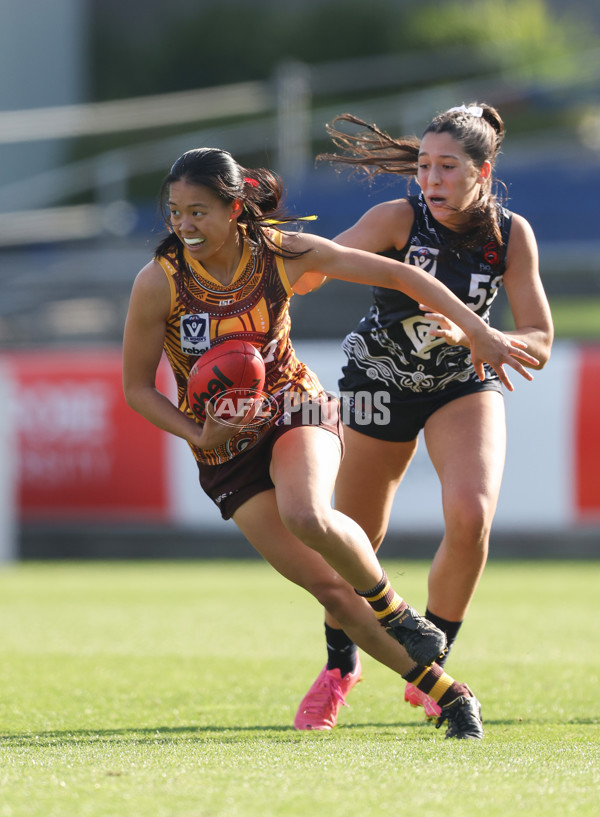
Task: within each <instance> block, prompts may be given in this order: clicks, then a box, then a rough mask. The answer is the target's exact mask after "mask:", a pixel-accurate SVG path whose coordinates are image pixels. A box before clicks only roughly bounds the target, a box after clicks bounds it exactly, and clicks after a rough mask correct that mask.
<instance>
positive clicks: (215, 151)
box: [155, 148, 303, 259]
mask: <svg viewBox="0 0 600 817" xmlns="http://www.w3.org/2000/svg"><path fill="white" fill-rule="evenodd" d="M178 181H185V182H187V183H188V184H192V185H201V186H202V187H207V188H209V189H210V190H211V191H212V192H213V193H215V195H217V196H218V197H219V199H221V201H222V202H223V203H224V204H231V202H232V201H234V200H235V199H241V200H242V201H243V203H244V207H243V210H242V212H241V214H240V215H239V216H238V219H237V221H238V224H242V225H244V226H245V232H246V237H247V239H248V240H249V241H250V243H251V244H252V245H253V246H254V247H255V248H257V249H258V250H261V249H262V250H264V249H269V250H271V251H272V252H275V253H276V254H277V255H280V256H282V257H286V258H295V257H297V256H298V253H291V252H289V251H285V250H282V249H281V248H280V247H278V246H277V245H276V244H275V242H274V241H273V240H272V239H271V238H270V237H269V233H268V230H267V228H269V229H278V225H280V224H285V223H290V222H294V221H297V218H296V217H294V216H290V215H288V214H286V212H285V209H284V207H283V206H282V198H283V193H284V190H283V183H282V181H281V179H280V178H279V176H277V175H276V174H275V173H272V172H271V171H270V170H266V169H265V168H259V169H257V170H246V169H245V168H243V167H242V166H241V165H240V164H238V162H236V160H235V159H234V158H233V156H232V155H231V154H230V153H228V152H227V151H226V150H221V149H219V148H196V149H194V150H188V151H187V152H186V153H184V154H183V155H182V156H180V157H179V159H177V160H176V161H175V163H174V164H173V166H172V167H171V170H170V171H169V173H168V174H167V175H166V176H165V178H164V180H163V182H162V185H161V188H160V195H159V203H160V208H161V212H162V217H163V219H164V222H165V224H166V225H167V227H168V228H169V234H168V235H167V236H166V237H165V238H163V239H162V241H161V242H160V243H159V244H158V246H157V247H156V250H155V254H156V255H164V254H166V253H167V252H168V251H169V250H172V249H173V248H175V249H176V250H177V252H178V254H179V255H180V259H183V245H182V244H181V241H180V240H179V239H178V238H177V236H176V235H175V233H173V232H172V231H171V228H170V214H169V208H168V206H167V201H168V198H169V188H170V186H171V185H172V184H173V183H174V182H178ZM272 222H276V223H275V224H274V223H272ZM300 254H301V255H302V254H303V253H300Z"/></svg>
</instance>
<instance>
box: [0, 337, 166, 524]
mask: <svg viewBox="0 0 600 817" xmlns="http://www.w3.org/2000/svg"><path fill="white" fill-rule="evenodd" d="M5 360H6V361H7V362H8V364H9V367H10V370H11V379H12V381H13V383H14V395H13V399H14V408H15V412H14V427H15V431H16V434H17V449H18V470H19V474H18V483H19V484H18V491H17V500H18V503H19V507H20V514H21V518H22V519H23V520H25V521H35V520H38V519H52V518H70V519H96V520H100V521H102V520H106V521H108V522H110V521H114V520H115V519H120V520H126V519H131V520H135V519H139V518H143V519H145V520H148V519H150V520H154V521H156V520H163V519H167V518H168V512H169V508H168V493H167V485H166V479H167V472H168V468H167V462H166V458H167V435H166V434H165V433H164V432H162V431H159V430H158V429H157V428H155V427H154V426H152V425H151V424H150V423H149V422H147V421H146V420H144V419H143V418H142V417H140V416H139V415H138V414H136V413H135V412H134V411H133V410H132V409H130V408H129V406H127V404H126V403H125V400H124V397H123V388H122V375H121V355H120V352H119V350H112V349H111V350H106V351H99V350H90V351H85V352H72V351H64V352H60V351H58V352H57V351H52V352H48V353H30V352H27V353H17V354H12V355H7V356H6V358H5ZM170 377H171V375H170V373H169V372H168V371H167V370H166V368H165V367H161V370H160V372H159V378H160V382H159V383H158V384H157V385H158V387H159V388H160V390H161V391H165V392H167V391H168V390H169V378H170Z"/></svg>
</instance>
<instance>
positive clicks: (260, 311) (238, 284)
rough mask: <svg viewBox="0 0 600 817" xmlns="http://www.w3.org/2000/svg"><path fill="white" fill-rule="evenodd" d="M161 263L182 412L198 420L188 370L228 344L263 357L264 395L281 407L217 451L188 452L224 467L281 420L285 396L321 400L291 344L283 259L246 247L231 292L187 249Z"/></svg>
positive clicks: (168, 341) (169, 349) (168, 342)
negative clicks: (240, 344) (244, 345)
mask: <svg viewBox="0 0 600 817" xmlns="http://www.w3.org/2000/svg"><path fill="white" fill-rule="evenodd" d="M273 236H274V239H275V240H277V241H279V240H280V238H281V234H279V233H274V234H273ZM156 260H157V262H158V263H159V264H160V266H161V267H162V268H163V270H164V272H165V274H166V276H167V279H168V282H169V286H170V289H171V309H170V313H169V317H168V319H167V331H166V335H165V341H164V350H165V354H166V356H167V358H168V360H169V363H170V364H171V368H172V370H173V373H174V375H175V380H176V383H177V402H178V406H179V409H180V410H181V411H183V412H185V413H186V414H188V415H189V416H190V417H193V416H194V415H193V414H192V412H191V409H190V407H189V404H188V400H187V381H188V377H189V373H190V369H191V368H192V366H193V365H194V363H195V362H196V361H197V360H198V357H199V355H201V354H203V353H204V352H205V351H206V350H207V349H208V348H210V347H211V346H214V345H216V344H218V343H221V342H223V341H225V340H231V339H237V340H245V341H248V342H249V343H252V344H253V345H254V346H256V347H257V349H258V350H259V351H260V353H261V354H262V356H263V359H264V362H265V369H266V377H265V386H264V390H265V391H266V392H267V393H268V394H269V395H271V396H272V397H273V398H275V400H276V401H277V404H278V406H279V413H274V415H273V416H272V418H271V419H270V421H269V422H265V423H263V424H262V425H257V426H254V425H252V426H247V427H245V428H244V429H243V430H242V431H241V432H239V433H238V434H235V435H234V436H233V437H232V438H231V440H229V441H228V442H227V443H225V444H223V445H221V446H219V447H218V448H216V449H211V450H203V449H200V448H197V447H195V446H190V447H191V449H192V451H193V453H194V456H195V457H196V459H197V460H198V462H201V463H205V464H207V465H219V464H221V463H224V462H227V461H228V460H230V459H232V458H233V457H235V456H236V455H238V454H240V453H241V452H242V451H245V450H247V449H248V448H249V447H251V446H253V445H254V444H255V443H257V442H258V440H259V439H260V438H261V436H262V435H263V434H264V433H265V432H266V431H267V430H268V429H269V428H271V426H272V425H273V423H275V422H276V421H277V418H278V417H279V416H280V414H281V410H282V405H283V395H284V394H286V393H289V392H292V393H296V394H299V395H301V396H302V395H307V396H309V397H311V398H322V397H323V396H324V390H323V388H322V386H321V384H320V383H319V380H318V379H317V377H316V375H315V374H313V372H311V370H310V369H309V368H308V367H307V366H305V365H304V364H303V363H301V362H300V361H299V360H298V358H297V357H296V354H295V352H294V349H293V347H292V344H291V341H290V316H289V300H290V297H291V296H292V294H293V293H292V289H291V286H290V283H289V281H288V277H287V274H286V271H285V265H284V261H283V259H282V258H281V257H279V256H278V255H276V254H275V253H274V252H271V251H263V250H260V251H257V250H256V249H255V248H253V247H252V246H251V245H250V243H249V242H248V241H246V240H244V247H243V251H242V257H241V259H240V262H239V264H238V267H237V270H236V272H235V275H234V277H233V280H232V281H231V283H229V284H227V285H223V284H221V283H219V282H218V281H217V280H216V279H215V278H213V277H212V276H211V275H210V274H209V273H208V272H207V271H206V270H205V269H204V267H203V266H202V264H200V262H198V261H196V260H195V259H194V258H192V257H191V255H190V254H189V253H188V252H187V251H186V250H185V249H184V250H183V259H182V258H181V251H180V249H179V248H173V249H172V250H171V251H169V252H168V253H167V254H165V255H162V256H159V257H157V258H156Z"/></svg>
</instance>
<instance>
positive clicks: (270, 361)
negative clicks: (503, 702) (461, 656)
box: [123, 148, 535, 738]
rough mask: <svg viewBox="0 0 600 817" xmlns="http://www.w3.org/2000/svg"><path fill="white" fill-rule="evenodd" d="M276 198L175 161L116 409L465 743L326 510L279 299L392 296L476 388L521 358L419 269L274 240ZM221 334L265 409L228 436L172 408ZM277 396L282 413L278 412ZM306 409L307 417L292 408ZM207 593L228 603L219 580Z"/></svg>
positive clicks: (331, 450) (321, 470)
mask: <svg viewBox="0 0 600 817" xmlns="http://www.w3.org/2000/svg"><path fill="white" fill-rule="evenodd" d="M281 195H282V188H281V184H280V182H279V180H278V179H277V177H275V176H274V175H273V174H272V173H270V172H269V171H267V170H264V169H260V170H252V171H250V170H245V169H244V168H242V167H241V166H240V165H239V164H238V163H237V162H236V161H235V159H234V158H233V157H232V156H231V155H230V154H229V153H227V152H225V151H221V150H217V149H212V148H201V149H198V150H191V151H188V152H187V153H185V154H184V155H183V156H181V157H180V158H179V159H178V160H177V161H176V162H175V164H174V165H173V166H172V168H171V171H170V173H169V174H168V176H167V177H166V179H165V182H164V184H163V188H162V201H163V204H164V206H165V216H166V219H167V224H168V227H169V230H170V232H169V234H168V235H167V236H166V238H165V239H164V240H163V241H162V242H161V244H160V245H159V247H158V248H157V251H156V256H155V258H154V259H153V260H152V261H151V262H150V263H149V264H147V265H146V266H145V267H144V268H143V269H142V270H141V272H140V273H139V274H138V276H137V278H136V280H135V283H134V285H133V290H132V294H131V300H130V306H129V311H128V315H127V320H126V326H125V336H124V343H123V382H124V391H125V396H126V399H127V401H128V403H129V405H130V406H132V408H134V409H135V410H136V411H138V412H139V413H140V414H142V415H143V416H144V417H145V418H146V419H148V420H149V421H150V422H152V423H154V424H155V425H156V426H158V427H159V428H162V429H164V430H165V431H167V432H170V433H171V434H174V435H177V436H179V437H182V438H183V439H185V440H186V441H187V442H188V443H189V445H190V448H191V450H192V453H193V454H194V456H195V458H196V461H197V463H198V469H199V475H200V482H201V485H202V487H203V489H204V490H205V492H206V493H207V494H208V495H209V496H210V497H211V498H212V499H213V501H214V502H215V504H216V505H217V507H219V509H220V511H221V513H222V515H223V516H224V517H225V518H229V517H231V518H233V520H234V522H235V523H236V525H237V526H238V527H239V529H240V530H241V531H242V532H243V534H244V535H245V536H246V538H247V539H248V540H249V541H250V542H251V543H252V545H254V547H255V548H256V549H257V550H258V551H259V552H260V553H261V554H262V555H263V556H264V557H265V559H267V561H269V562H270V563H271V564H272V565H273V566H274V567H275V568H276V569H277V570H278V571H279V572H280V573H281V574H282V575H284V576H285V577H286V578H288V579H290V580H291V581H293V582H295V583H296V584H298V585H300V586H302V587H305V588H306V589H307V590H308V591H309V592H311V593H312V594H313V595H314V596H315V597H316V598H317V599H318V600H319V601H320V602H321V603H322V604H323V605H324V606H325V609H326V610H327V611H328V614H329V615H331V616H333V617H334V618H335V620H336V621H339V622H340V624H341V625H342V626H343V627H344V629H345V630H346V631H347V632H348V634H349V635H350V636H351V637H352V638H353V639H354V640H355V641H356V643H358V644H360V645H361V646H362V647H363V648H364V649H365V650H367V651H368V652H369V653H370V654H371V655H373V656H374V657H375V658H377V659H378V660H379V661H381V662H382V663H384V664H386V665H387V666H389V667H390V668H392V669H393V670H395V671H396V672H397V673H399V674H400V675H402V677H406V675H407V673H408V674H409V676H410V678H413V677H415V673H416V676H418V680H416V681H415V683H416V684H417V685H420V687H419V688H421V689H424V690H426V691H428V690H431V689H432V688H433V691H432V695H435V696H436V700H437V701H438V702H439V703H440V706H441V707H442V717H441V719H440V723H441V722H442V720H447V721H448V723H449V726H448V731H447V733H446V734H447V736H448V737H458V738H468V737H474V738H479V737H481V735H482V732H481V721H480V714H479V705H478V702H477V700H476V699H475V698H474V696H473V695H472V693H471V692H470V690H469V689H468V687H466V685H464V684H459V683H458V682H456V681H454V680H453V679H452V678H450V677H449V676H448V675H447V674H446V673H445V672H444V671H443V669H442V668H441V667H439V666H438V665H437V664H435V663H432V662H434V661H435V659H436V657H437V656H438V655H439V654H440V653H441V652H442V651H443V649H444V647H445V637H444V636H443V634H442V633H441V632H440V631H439V630H438V629H437V628H436V627H435V626H433V625H431V624H430V623H429V622H425V621H424V619H422V618H421V617H420V616H418V614H417V613H416V611H414V610H413V609H412V608H411V607H410V606H408V605H407V604H406V602H405V601H404V600H403V599H402V598H400V596H398V595H397V593H395V591H394V590H393V589H392V588H391V586H390V583H389V581H388V580H387V577H386V576H385V573H384V571H383V570H382V568H381V565H380V564H379V561H378V559H377V557H376V555H375V552H374V550H373V549H372V547H371V544H370V542H369V539H368V538H367V537H366V536H365V534H364V532H363V531H362V530H361V529H360V527H359V526H358V525H357V524H356V523H355V522H354V521H353V520H352V519H350V518H349V517H348V516H347V515H345V514H343V513H340V512H339V511H336V510H334V509H333V508H332V507H331V496H332V492H333V487H334V484H335V479H336V476H337V472H338V467H339V462H340V458H341V451H342V446H341V439H340V432H339V424H338V423H337V416H338V413H337V401H335V399H331V398H330V397H329V396H328V395H326V394H325V392H324V391H323V389H322V387H321V386H320V384H319V382H318V380H317V378H316V376H315V375H314V374H313V373H312V372H310V370H309V369H307V367H306V366H304V365H303V364H302V363H301V362H300V361H299V360H298V359H297V358H296V355H295V354H294V350H293V348H292V345H291V343H290V319H289V311H288V307H289V299H290V297H291V295H292V290H293V288H294V287H295V286H298V288H301V289H303V290H306V289H310V288H311V282H312V281H313V280H315V281H316V282H317V283H318V282H319V281H320V279H321V278H322V276H323V275H325V276H328V277H332V278H340V279H342V280H348V281H354V282H358V283H364V284H377V285H379V286H385V287H390V288H398V289H402V290H403V291H404V292H406V293H407V294H408V295H410V296H411V297H413V298H417V299H420V300H427V301H428V303H430V304H431V305H432V306H433V307H435V308H436V309H437V310H439V311H441V312H444V313H445V314H447V315H448V316H449V318H451V319H452V320H453V321H455V322H456V323H457V324H460V325H461V326H462V328H463V330H464V331H465V332H466V333H467V334H468V336H469V338H470V343H471V349H472V352H473V357H474V358H475V360H476V362H477V367H478V370H479V373H480V376H483V365H484V361H487V362H489V363H491V364H492V365H493V366H494V368H495V370H496V371H497V372H498V374H499V376H500V377H501V378H502V379H503V381H504V382H505V383H507V384H508V383H509V381H508V377H507V375H506V372H505V371H504V365H510V366H512V367H513V368H514V369H515V370H516V371H518V372H519V373H520V374H522V375H523V376H525V377H529V378H530V377H531V376H530V374H529V373H528V371H527V370H526V369H524V368H523V366H522V364H521V363H520V362H519V360H517V359H516V357H518V358H521V360H523V361H524V362H529V363H535V358H533V357H531V356H530V355H529V354H528V353H527V352H525V351H523V349H524V347H525V345H526V344H524V343H522V342H521V341H519V340H512V339H507V338H505V337H504V336H503V335H502V333H500V332H498V331H497V330H494V329H490V328H489V327H488V326H487V325H486V324H485V322H484V321H482V320H481V318H479V317H478V316H477V315H475V314H474V313H473V312H472V311H471V310H469V309H468V308H467V307H465V305H464V304H463V303H462V302H461V301H460V300H459V299H458V298H456V297H455V296H454V295H452V293H451V292H450V291H449V290H448V289H447V288H446V287H445V286H444V285H443V284H441V283H439V282H438V281H436V280H435V279H434V278H432V277H431V276H430V275H428V274H427V273H426V272H423V271H422V270H419V269H417V268H416V267H414V266H409V265H407V264H402V263H399V262H398V261H395V260H392V259H390V258H382V257H379V256H377V255H374V254H373V253H369V252H362V251H360V250H353V249H349V248H346V247H342V246H341V245H339V244H335V243H333V242H331V241H327V240H325V239H322V238H319V237H318V236H314V235H308V234H305V233H300V232H293V231H285V230H283V229H282V228H281V218H282V216H281V207H280V200H281ZM278 221H279V226H277V222H278ZM284 221H285V219H284ZM274 222H275V224H274ZM192 322H194V325H195V326H196V327H197V328H198V331H196V332H194V334H193V337H192V336H188V334H186V328H187V327H189V326H190V325H191V323H192ZM199 327H203V331H202V332H200V330H199ZM230 338H237V339H243V340H248V341H249V342H250V343H253V344H254V345H255V346H256V347H257V348H258V349H260V351H261V353H262V355H263V358H264V360H265V367H266V379H265V391H266V392H267V393H268V394H269V399H270V404H271V406H273V405H274V406H276V408H277V411H276V412H274V413H272V414H269V413H267V418H266V420H264V418H261V421H260V422H258V420H259V418H258V417H257V416H256V415H255V414H254V413H253V412H254V410H255V406H253V408H252V409H251V410H250V412H247V413H245V414H244V415H243V416H240V417H238V418H237V420H236V421H235V422H231V421H229V422H228V423H227V424H224V423H219V422H218V421H217V419H216V417H213V416H211V415H210V412H208V416H207V418H206V420H205V422H204V424H202V425H201V424H200V423H198V422H196V420H195V418H194V416H193V414H192V412H191V411H190V407H189V405H188V402H187V392H186V384H187V379H188V377H189V373H190V369H191V367H192V366H193V364H194V362H195V361H196V360H197V359H198V355H199V354H201V353H202V352H203V351H205V350H206V349H208V348H211V347H213V346H215V345H216V344H219V343H222V342H224V341H226V340H228V339H230ZM163 351H164V352H165V354H166V356H167V358H168V360H169V363H170V364H171V367H172V369H173V373H174V375H175V380H176V382H177V387H178V400H177V405H174V404H173V403H172V402H171V401H170V400H169V399H168V398H167V397H166V396H165V395H163V394H161V393H160V392H159V391H157V389H156V386H155V380H156V370H157V367H158V365H159V362H160V359H161V356H162V354H163ZM290 392H291V393H293V394H294V395H295V397H297V398H298V401H297V402H295V401H289V399H288V398H289V394H290ZM286 401H287V404H286ZM286 405H288V407H289V409H290V410H289V411H288V410H287V409H286ZM293 405H295V406H296V407H298V408H299V410H298V411H296V412H294V411H292V408H293ZM306 405H309V406H310V407H311V409H316V411H312V410H311V411H306V412H305V411H304V407H305V406H306ZM300 409H301V410H300ZM263 420H264V421H263ZM222 592H223V595H224V596H227V594H228V586H227V576H226V573H225V574H224V577H223V588H222ZM232 609H233V610H234V611H235V612H234V617H238V616H239V615H240V614H242V615H243V611H240V610H239V609H238V608H237V606H236V605H235V603H234V600H232Z"/></svg>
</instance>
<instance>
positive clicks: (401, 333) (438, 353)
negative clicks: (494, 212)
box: [340, 193, 512, 395]
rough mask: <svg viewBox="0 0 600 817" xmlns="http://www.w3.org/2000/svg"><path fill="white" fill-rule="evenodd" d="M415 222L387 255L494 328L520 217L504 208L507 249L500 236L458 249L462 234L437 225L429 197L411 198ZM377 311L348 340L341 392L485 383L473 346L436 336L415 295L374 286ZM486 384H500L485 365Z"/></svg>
mask: <svg viewBox="0 0 600 817" xmlns="http://www.w3.org/2000/svg"><path fill="white" fill-rule="evenodd" d="M408 201H409V202H410V204H411V206H412V208H413V211H414V221H413V225H412V228H411V231H410V235H409V238H408V241H407V243H406V244H405V246H404V247H402V249H400V250H396V249H392V250H388V251H386V252H383V253H381V255H385V256H387V257H389V258H394V259H396V260H398V261H404V262H405V263H407V264H412V265H413V266H416V267H419V268H420V269H422V270H424V271H426V272H428V273H429V274H430V275H433V276H434V277H435V278H437V279H438V280H439V281H441V282H442V283H443V284H445V285H446V286H447V287H448V288H449V289H451V290H452V292H453V293H454V294H455V295H456V296H457V297H458V298H460V300H461V301H463V302H464V303H465V304H466V305H467V306H468V307H469V308H470V309H472V310H473V311H474V312H476V313H477V314H478V315H479V316H480V317H481V318H483V320H485V321H486V322H488V323H489V311H490V306H491V304H492V302H493V300H494V298H495V297H496V295H497V293H498V289H499V287H500V286H501V285H502V280H503V275H504V271H505V269H506V247H507V244H508V236H509V233H510V226H511V223H512V213H510V212H509V211H508V210H506V209H504V208H503V207H498V223H499V226H500V230H501V234H502V246H499V244H498V243H497V242H496V241H495V240H494V239H493V238H492V239H490V240H489V241H487V242H486V243H485V244H483V246H481V247H478V248H477V249H474V250H470V249H469V250H465V249H457V248H456V233H454V232H453V231H452V230H449V229H448V228H447V227H444V226H443V225H441V224H440V223H439V222H437V221H436V220H435V219H434V218H433V216H432V215H431V213H430V211H429V208H428V207H427V204H426V202H425V199H424V197H423V195H422V193H421V194H419V195H417V196H410V197H409V198H408ZM372 292H373V304H372V306H371V309H370V311H369V314H368V315H367V316H366V317H364V318H363V319H362V320H361V321H360V323H359V325H358V326H357V328H356V329H355V330H354V331H353V332H351V333H350V334H349V335H347V336H346V338H345V339H344V342H343V349H344V351H345V352H346V355H347V356H348V362H347V364H346V366H345V367H344V369H343V372H344V378H343V379H342V380H341V381H340V388H341V389H342V390H345V389H347V388H353V389H356V388H357V386H358V384H359V383H360V382H361V381H362V382H364V383H365V385H366V386H367V384H368V387H369V388H377V387H381V386H382V385H383V386H385V387H386V388H388V389H391V390H398V391H402V392H403V393H404V394H406V395H408V394H410V393H413V394H422V393H432V392H437V391H439V390H440V389H444V388H445V387H446V386H447V385H448V384H450V383H453V382H463V383H464V382H467V381H469V380H478V378H477V374H476V373H475V370H474V368H473V364H472V363H471V356H470V353H469V350H468V349H467V348H466V347H465V346H448V345H447V344H446V343H445V341H444V340H443V338H436V337H433V336H431V335H430V334H429V329H430V328H431V326H432V321H430V320H429V319H428V318H426V317H425V316H424V314H423V312H422V311H421V310H420V309H419V305H418V303H417V302H416V301H414V300H413V299H412V298H409V297H408V295H405V294H404V293H403V292H398V291H397V290H393V289H384V288H381V287H373V288H372ZM485 371H486V379H489V380H492V379H498V378H497V375H496V373H495V372H494V371H493V369H491V368H490V367H489V366H487V365H486V366H485Z"/></svg>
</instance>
